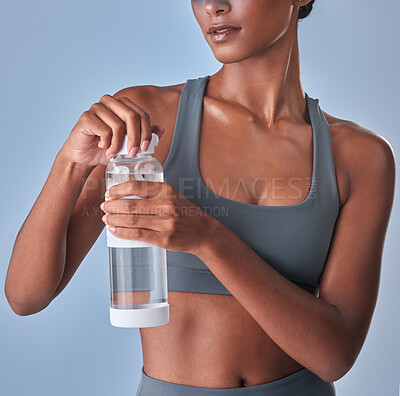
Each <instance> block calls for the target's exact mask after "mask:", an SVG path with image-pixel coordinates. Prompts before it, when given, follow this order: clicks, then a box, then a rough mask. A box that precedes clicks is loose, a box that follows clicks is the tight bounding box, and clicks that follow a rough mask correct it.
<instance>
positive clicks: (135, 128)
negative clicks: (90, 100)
mask: <svg viewBox="0 0 400 396" xmlns="http://www.w3.org/2000/svg"><path fill="white" fill-rule="evenodd" d="M164 131H165V128H164V126H162V125H159V124H155V125H151V124H150V118H149V115H148V114H147V113H146V112H145V111H144V110H143V109H142V108H140V107H139V106H138V105H137V104H135V103H134V102H132V101H131V100H130V99H129V98H127V97H120V98H118V99H116V98H114V97H113V96H111V95H103V96H102V97H101V99H100V101H99V102H97V103H94V104H93V105H92V106H91V107H90V109H89V110H87V111H85V112H84V113H83V114H82V115H81V116H80V118H79V120H78V122H77V123H76V125H75V126H74V128H73V129H72V131H71V133H70V135H69V137H68V139H67V140H66V142H65V143H64V146H63V147H62V151H63V154H64V155H65V156H66V158H67V159H68V160H70V161H71V162H73V163H75V164H79V165H86V166H97V165H99V164H103V165H107V164H108V162H109V160H110V158H111V157H112V156H113V155H115V154H116V153H117V152H118V151H119V150H120V149H121V148H122V145H123V143H124V139H125V134H127V135H128V139H127V140H128V141H127V147H128V152H129V154H130V155H131V157H132V158H133V157H135V155H136V153H137V151H138V149H139V145H140V148H141V149H142V150H147V148H148V147H149V144H150V140H151V134H152V133H153V132H154V133H156V134H157V135H158V137H161V135H162V134H163V133H164ZM142 145H143V146H142Z"/></svg>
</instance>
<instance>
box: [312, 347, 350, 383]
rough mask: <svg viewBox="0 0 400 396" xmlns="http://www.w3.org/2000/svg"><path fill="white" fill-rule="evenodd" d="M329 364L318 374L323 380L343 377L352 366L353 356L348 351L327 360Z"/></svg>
mask: <svg viewBox="0 0 400 396" xmlns="http://www.w3.org/2000/svg"><path fill="white" fill-rule="evenodd" d="M327 361H329V363H330V364H329V365H328V366H327V367H325V368H324V370H323V371H322V372H320V373H319V374H318V376H319V377H320V378H321V379H322V380H323V381H325V382H335V381H338V380H339V379H340V378H342V377H344V376H345V375H346V374H347V373H348V372H349V371H350V369H351V368H352V367H353V364H354V362H355V358H354V357H353V356H349V354H348V353H346V354H342V355H341V356H339V357H337V358H336V359H334V360H329V359H327Z"/></svg>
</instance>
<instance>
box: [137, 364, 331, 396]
mask: <svg viewBox="0 0 400 396" xmlns="http://www.w3.org/2000/svg"><path fill="white" fill-rule="evenodd" d="M158 395H160V396H161V395H162V396H214V395H215V396H227V395H232V396H250V395H251V396H283V395H285V396H316V395H318V396H333V395H336V391H335V386H334V384H333V383H332V382H325V381H323V380H322V379H321V378H319V377H318V376H317V375H315V374H314V373H312V372H311V371H310V370H308V369H307V368H303V369H301V370H300V371H297V372H295V373H293V374H290V375H288V376H286V377H283V378H280V379H278V380H276V381H272V382H267V383H265V384H261V385H254V386H247V387H242V388H206V387H199V386H189V385H181V384H175V383H173V382H167V381H162V380H159V379H156V378H153V377H149V376H148V375H147V374H146V373H145V372H144V369H143V366H142V375H141V378H140V383H139V387H138V389H137V392H136V396H158Z"/></svg>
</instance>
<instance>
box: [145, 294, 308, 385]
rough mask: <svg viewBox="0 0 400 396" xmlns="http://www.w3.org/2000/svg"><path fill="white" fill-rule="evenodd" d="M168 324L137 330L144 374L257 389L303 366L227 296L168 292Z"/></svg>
mask: <svg viewBox="0 0 400 396" xmlns="http://www.w3.org/2000/svg"><path fill="white" fill-rule="evenodd" d="M168 302H169V309H170V320H169V322H168V323H167V324H166V325H163V326H158V327H148V328H142V329H140V336H141V340H142V350H143V369H144V372H145V373H146V374H147V375H148V376H150V377H153V378H156V379H159V380H162V381H167V382H173V383H176V384H182V385H190V386H200V387H206V388H235V387H243V386H254V385H260V384H264V383H267V382H271V381H275V380H277V379H280V378H283V377H286V376H288V375H290V374H292V373H295V372H297V371H299V370H301V369H302V368H303V367H304V366H302V365H301V364H299V363H298V362H296V361H295V360H293V359H292V358H291V357H290V356H289V355H287V354H286V353H285V352H284V351H283V350H282V349H281V348H280V347H279V346H278V345H276V344H275V343H274V341H273V340H272V339H271V338H270V337H269V336H268V335H267V334H266V333H265V332H264V330H263V329H262V328H261V327H260V326H259V324H258V323H257V322H256V321H255V320H254V319H253V318H252V316H250V314H249V313H248V312H247V311H246V310H245V309H244V308H243V307H242V305H240V304H239V302H238V301H237V300H236V299H235V298H234V297H233V296H232V295H220V294H205V293H191V292H177V291H169V292H168Z"/></svg>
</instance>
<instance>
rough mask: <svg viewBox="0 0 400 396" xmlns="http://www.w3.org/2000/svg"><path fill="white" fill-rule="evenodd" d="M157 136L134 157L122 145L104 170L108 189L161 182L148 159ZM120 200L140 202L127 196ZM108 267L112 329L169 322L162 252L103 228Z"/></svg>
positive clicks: (153, 162)
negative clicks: (105, 233) (145, 181)
mask: <svg viewBox="0 0 400 396" xmlns="http://www.w3.org/2000/svg"><path fill="white" fill-rule="evenodd" d="M158 141H159V137H158V135H157V134H155V133H153V134H152V139H151V142H150V145H149V148H148V149H147V150H146V151H142V150H141V149H140V148H139V150H138V153H137V154H136V156H135V158H132V157H130V156H129V155H128V153H127V149H126V144H127V138H126V135H125V142H124V144H123V148H122V149H121V150H120V151H119V152H118V154H117V155H116V156H115V157H114V158H112V159H111V160H110V162H109V164H108V165H107V169H106V187H107V189H109V188H110V187H111V186H113V185H115V184H120V183H123V182H126V181H129V180H132V179H136V180H148V181H161V182H163V181H164V173H163V168H162V165H161V163H160V162H159V161H158V160H157V159H156V158H153V157H152V154H153V153H154V147H155V146H157V144H158ZM122 199H142V198H141V197H138V196H137V195H129V196H126V197H122ZM107 246H108V252H109V264H110V266H109V267H110V291H111V306H110V321H111V324H112V325H113V326H116V327H135V328H138V327H139V328H141V327H153V326H161V325H164V324H166V323H168V321H169V304H168V287H167V254H166V250H165V249H162V248H160V247H158V246H155V245H152V244H150V243H147V242H143V241H134V240H128V239H122V238H117V237H116V236H114V235H112V234H111V233H110V231H109V230H108V226H107Z"/></svg>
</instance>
